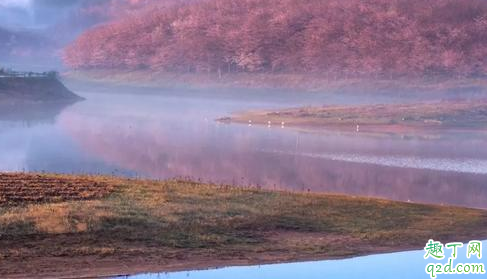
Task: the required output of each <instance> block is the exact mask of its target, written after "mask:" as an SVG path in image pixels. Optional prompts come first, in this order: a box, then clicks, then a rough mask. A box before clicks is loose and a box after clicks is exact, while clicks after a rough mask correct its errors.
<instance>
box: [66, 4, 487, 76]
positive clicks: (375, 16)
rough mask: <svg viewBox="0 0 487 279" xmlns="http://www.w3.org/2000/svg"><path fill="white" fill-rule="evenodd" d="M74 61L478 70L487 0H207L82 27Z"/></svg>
mask: <svg viewBox="0 0 487 279" xmlns="http://www.w3.org/2000/svg"><path fill="white" fill-rule="evenodd" d="M64 61H65V63H66V64H67V65H69V66H70V67H72V68H74V69H110V70H113V69H123V70H141V69H149V70H153V71H160V72H178V73H207V72H208V73H209V72H211V73H220V74H221V73H235V72H250V73H255V72H259V73H313V74H319V75H345V76H364V77H377V76H391V77H392V76H423V75H447V76H449V75H461V76H483V75H485V74H486V73H487V1H483V0H462V1H458V0H435V1H430V0H348V1H342V0H307V1H302V0H267V1H262V0H206V1H195V2H191V3H189V4H186V5H182V6H180V5H176V6H172V7H164V8H160V7H155V6H154V8H153V9H151V10H150V11H147V12H144V13H141V14H137V15H134V16H131V17H127V18H122V19H119V20H118V21H116V22H112V23H110V24H105V25H102V26H99V27H95V28H93V29H90V30H89V31H87V32H85V33H84V34H82V35H81V36H80V37H79V38H78V39H77V40H76V41H75V42H73V43H72V44H71V45H70V46H69V47H67V48H66V50H65V55H64Z"/></svg>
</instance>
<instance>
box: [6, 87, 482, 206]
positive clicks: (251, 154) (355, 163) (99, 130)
mask: <svg viewBox="0 0 487 279" xmlns="http://www.w3.org/2000/svg"><path fill="white" fill-rule="evenodd" d="M137 90H139V91H137ZM141 90H142V89H136V88H133V89H125V91H127V92H126V93H124V94H118V95H116V96H115V95H114V93H116V92H118V93H119V91H117V89H113V88H111V89H110V88H108V89H107V88H95V89H89V88H88V87H81V88H80V90H77V91H76V93H78V94H80V95H82V96H83V97H85V98H87V100H86V101H83V102H79V103H76V104H74V105H70V106H67V107H65V108H55V109H53V111H51V112H50V113H43V114H39V115H36V116H34V117H31V118H29V119H26V118H25V116H19V117H18V118H15V117H13V115H15V113H12V112H10V114H9V116H8V117H6V116H5V117H3V118H1V119H2V121H1V124H0V125H1V126H2V132H0V152H1V153H2V155H3V158H7V159H6V160H2V162H1V164H0V168H1V170H4V171H5V170H6V171H31V172H40V171H46V172H63V173H90V174H96V173H102V174H114V175H124V176H129V177H135V176H137V177H145V178H156V179H167V178H175V177H184V178H191V179H200V180H202V181H205V182H215V183H225V184H233V185H239V186H252V187H262V188H268V189H286V190H293V191H313V192H332V193H344V194H350V195H357V196H369V197H382V198H387V199H393V200H401V201H410V202H426V203H435V204H453V205H462V206H468V207H479V208H487V188H486V187H485V185H487V167H486V166H487V148H486V147H487V141H486V140H485V135H484V134H483V133H481V132H471V133H468V134H465V133H457V132H444V133H440V134H433V135H368V134H362V133H356V132H355V127H351V129H350V132H347V131H342V132H334V131H322V132H319V133H308V132H303V131H298V130H296V129H291V128H287V127H285V128H282V127H281V126H280V125H277V126H271V127H265V126H249V125H246V124H244V125H241V124H230V125H229V124H222V123H219V122H217V121H215V119H217V118H219V117H222V116H227V115H229V114H231V113H233V112H235V111H242V110H248V109H264V108H265V109H268V108H282V107H289V106H299V105H309V104H313V103H316V102H321V103H323V104H344V103H371V102H372V103H373V102H381V103H383V102H395V101H397V100H395V99H394V98H391V97H388V98H382V99H381V98H378V97H375V98H373V99H371V98H367V97H360V98H359V97H354V96H350V95H344V96H333V95H316V94H313V93H302V94H299V95H296V94H293V93H291V92H289V93H283V92H281V93H279V94H272V93H270V94H265V95H262V92H251V91H249V92H247V93H243V92H238V94H235V92H232V90H229V92H219V93H213V92H211V91H201V92H184V91H170V90H169V91H162V92H159V93H158V94H146V93H147V92H143V91H141ZM156 91H157V90H156ZM144 93H145V94H144ZM410 101H413V100H410ZM19 114H21V113H20V112H19Z"/></svg>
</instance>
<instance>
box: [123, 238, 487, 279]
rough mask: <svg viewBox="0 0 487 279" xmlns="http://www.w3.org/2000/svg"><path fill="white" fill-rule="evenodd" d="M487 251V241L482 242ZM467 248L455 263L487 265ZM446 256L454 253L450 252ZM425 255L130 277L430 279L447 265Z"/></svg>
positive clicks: (406, 254) (152, 278)
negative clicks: (431, 269)
mask: <svg viewBox="0 0 487 279" xmlns="http://www.w3.org/2000/svg"><path fill="white" fill-rule="evenodd" d="M483 247H484V249H485V247H487V241H484V242H483ZM465 249H466V247H463V248H460V249H459V250H458V255H459V256H458V259H456V260H455V261H454V262H453V263H454V265H456V264H458V263H462V264H464V263H483V264H484V265H487V258H486V257H485V256H484V257H483V258H482V259H481V260H479V259H477V258H476V257H475V256H474V257H473V258H470V259H467V257H466V250H465ZM447 251H448V252H446V255H449V254H448V253H451V250H447ZM424 254H425V253H424V251H413V252H404V253H394V254H384V255H374V256H368V257H360V258H353V259H347V260H337V261H322V262H304V263H292V264H276V265H264V266H250V267H230V268H222V269H215V270H203V271H191V272H174V273H160V274H142V275H137V276H129V277H127V278H130V279H179V278H181V279H182V278H189V279H276V278H279V279H297V278H306V279H324V278H333V279H354V278H361V279H382V278H384V279H385V278H387V279H389V278H394V279H421V278H425V279H426V278H430V276H429V275H427V274H426V272H425V267H426V265H428V264H430V263H435V264H436V263H446V262H447V260H443V261H438V262H437V261H432V260H430V259H428V260H425V259H424V258H423V256H424ZM437 276H438V277H437V278H439V279H441V278H445V279H450V278H454V279H462V278H472V279H473V278H479V279H480V278H485V276H486V275H485V274H470V275H465V274H462V275H450V274H448V275H445V274H438V275H437Z"/></svg>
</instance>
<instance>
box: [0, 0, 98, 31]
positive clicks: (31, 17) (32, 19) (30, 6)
mask: <svg viewBox="0 0 487 279" xmlns="http://www.w3.org/2000/svg"><path fill="white" fill-rule="evenodd" d="M103 1H108V0H103ZM83 2H90V0H0V26H3V27H7V28H46V27H49V26H50V25H52V24H55V23H56V22H58V21H59V20H60V19H62V18H65V17H67V16H68V15H69V14H70V13H71V12H72V11H73V10H74V9H75V8H76V7H79V5H80V4H82V3H83ZM91 2H93V3H95V2H100V0H91Z"/></svg>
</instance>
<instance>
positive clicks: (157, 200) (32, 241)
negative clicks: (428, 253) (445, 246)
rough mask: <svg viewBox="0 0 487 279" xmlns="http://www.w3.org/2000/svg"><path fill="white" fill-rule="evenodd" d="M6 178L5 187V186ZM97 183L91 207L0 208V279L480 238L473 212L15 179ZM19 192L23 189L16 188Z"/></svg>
mask: <svg viewBox="0 0 487 279" xmlns="http://www.w3.org/2000/svg"><path fill="white" fill-rule="evenodd" d="M15 176H16V175H15V174H12V175H10V182H11V183H13V184H15ZM27 178H28V179H30V180H36V179H39V180H46V179H50V178H55V179H56V180H57V181H60V182H59V183H58V187H62V185H63V183H62V181H63V180H64V179H65V183H64V185H66V187H69V186H67V185H69V183H71V181H73V180H76V181H85V180H86V181H92V182H97V183H99V184H104V185H107V187H108V188H109V189H111V192H110V193H109V194H108V195H106V196H104V197H100V198H96V199H92V200H64V201H53V202H45V201H46V200H47V199H40V201H43V202H41V203H20V204H16V205H13V204H8V205H7V204H5V203H4V204H3V205H1V206H0V247H1V249H0V260H1V261H2V264H1V265H0V275H2V277H4V278H5V277H7V278H8V277H15V276H19V277H29V276H32V274H35V275H36V276H38V277H39V276H41V277H42V276H54V277H58V276H59V277H61V276H64V275H66V274H72V275H75V276H79V275H86V274H91V275H113V274H114V273H118V272H120V271H123V272H124V273H125V272H127V273H130V272H134V271H135V270H137V271H150V270H152V271H153V270H174V269H191V268H196V267H212V266H215V265H220V264H249V263H263V262H276V261H295V260H307V259H327V258H342V257H349V256H356V255H363V254H370V253H377V252H387V251H398V250H407V249H413V248H422V247H423V246H424V244H425V243H426V241H427V240H428V239H429V238H434V239H438V240H442V241H467V240H471V239H478V238H481V239H483V238H487V212H485V211H482V210H474V209H465V208H456V207H440V206H430V205H420V204H409V203H401V202H391V201H384V200H377V199H366V198H351V197H345V196H334V195H323V194H305V193H302V194H299V193H288V192H273V191H263V190H256V189H246V188H233V187H227V186H223V185H206V184H198V183H193V182H186V181H163V182H157V181H139V180H137V181H136V180H124V179H116V178H107V177H69V176H50V175H25V174H18V179H19V181H25V180H26V179H27ZM19 185H22V188H24V190H25V191H28V190H29V187H30V186H29V185H36V184H35V183H33V184H25V183H22V182H19Z"/></svg>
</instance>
